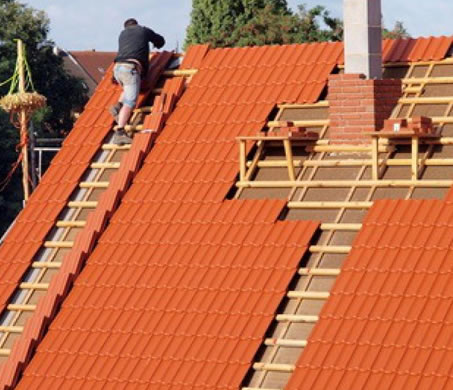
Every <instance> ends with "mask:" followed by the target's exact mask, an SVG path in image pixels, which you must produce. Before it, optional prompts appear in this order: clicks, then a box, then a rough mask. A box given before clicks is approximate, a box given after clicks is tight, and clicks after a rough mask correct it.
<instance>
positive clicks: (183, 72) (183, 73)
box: [163, 69, 198, 77]
mask: <svg viewBox="0 0 453 390" xmlns="http://www.w3.org/2000/svg"><path fill="white" fill-rule="evenodd" d="M197 72H198V69H174V70H166V71H164V73H163V75H164V76H166V77H190V76H193V75H195V74H197Z"/></svg>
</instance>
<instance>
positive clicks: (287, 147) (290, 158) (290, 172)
mask: <svg viewBox="0 0 453 390" xmlns="http://www.w3.org/2000/svg"><path fill="white" fill-rule="evenodd" d="M283 147H284V149H285V156H286V161H287V165H288V176H289V180H296V172H295V171H294V162H293V150H292V148H291V142H290V141H289V140H287V139H286V140H284V141H283Z"/></svg>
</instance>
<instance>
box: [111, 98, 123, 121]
mask: <svg viewBox="0 0 453 390" xmlns="http://www.w3.org/2000/svg"><path fill="white" fill-rule="evenodd" d="M122 107H123V103H121V102H118V103H116V104H115V105H114V106H110V107H109V112H110V114H112V116H113V119H115V122H116V123H118V121H119V119H118V118H119V114H120V110H121V108H122Z"/></svg>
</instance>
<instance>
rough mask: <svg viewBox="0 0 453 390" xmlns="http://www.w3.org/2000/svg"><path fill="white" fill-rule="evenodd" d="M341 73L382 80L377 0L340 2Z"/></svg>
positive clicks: (379, 9)
mask: <svg viewBox="0 0 453 390" xmlns="http://www.w3.org/2000/svg"><path fill="white" fill-rule="evenodd" d="M343 7H344V42H345V73H363V74H364V75H365V76H366V77H367V78H368V79H381V78H382V26H381V24H382V22H381V20H382V15H381V0H344V4H343Z"/></svg>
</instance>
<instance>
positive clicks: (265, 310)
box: [0, 38, 451, 389]
mask: <svg viewBox="0 0 453 390" xmlns="http://www.w3.org/2000/svg"><path fill="white" fill-rule="evenodd" d="M414 42H415V43H414ZM419 42H421V43H419ZM450 45H451V38H439V39H431V40H430V41H429V44H427V43H425V42H424V41H396V42H394V43H393V44H390V43H385V45H384V58H386V59H391V60H392V61H408V60H410V59H417V60H431V59H440V58H443V57H445V55H446V54H447V52H448V50H449V46H450ZM403 47H404V48H403ZM433 47H435V49H432V48H433ZM342 51H343V49H342V45H341V44H332V43H323V44H314V45H293V46H281V47H278V46H275V47H261V48H242V49H216V50H208V49H207V48H206V47H197V48H195V49H193V50H192V51H191V52H189V54H188V55H187V58H186V60H185V62H184V63H183V65H182V68H186V69H187V68H192V67H197V68H198V69H199V72H198V73H197V74H196V75H195V76H194V77H193V80H192V82H191V83H190V86H189V88H188V89H187V91H186V92H185V93H184V94H183V96H182V98H181V100H180V102H179V104H178V105H177V107H176V110H175V111H174V113H173V114H172V115H171V116H170V118H169V120H168V123H167V125H166V126H165V128H164V129H163V131H162V133H161V135H160V136H159V138H158V140H157V143H156V145H155V146H154V147H153V149H152V150H151V152H150V153H149V155H148V156H147V158H146V161H145V164H144V166H143V168H142V169H141V170H140V172H139V173H138V174H137V176H136V177H135V179H134V183H133V185H132V186H131V188H130V190H129V191H128V192H127V194H126V195H125V197H124V199H123V202H122V205H121V206H120V208H119V209H118V211H116V212H115V214H114V215H113V217H112V220H111V222H110V224H109V226H108V228H107V230H106V231H105V233H104V234H103V235H102V236H101V238H100V240H99V244H98V245H97V247H96V248H95V250H94V252H93V253H92V254H91V255H90V256H89V257H88V259H87V263H86V266H85V268H84V269H83V271H82V273H81V274H80V276H79V277H78V278H77V279H76V280H75V284H74V288H73V290H72V291H71V293H70V294H69V296H68V297H67V298H66V299H65V300H64V302H63V305H62V308H61V311H60V313H59V314H58V315H57V317H56V319H55V320H54V321H53V322H52V324H51V326H50V328H49V332H48V333H47V335H46V336H45V338H44V340H43V341H42V342H41V343H40V345H39V346H38V348H37V352H36V355H35V356H34V358H33V359H32V361H31V363H30V364H29V365H28V367H27V368H26V369H25V372H24V374H23V377H22V379H21V380H20V382H19V384H18V386H17V388H20V389H32V388H71V389H72V388H74V389H75V388H83V389H87V388H93V389H94V388H106V387H108V388H120V387H121V388H134V389H135V388H157V386H161V387H162V388H170V387H173V388H209V389H212V388H219V389H220V388H222V389H227V388H229V389H233V388H238V387H239V386H240V384H241V382H242V381H243V379H244V376H245V374H246V372H247V370H248V368H249V367H250V365H251V363H252V360H253V357H254V355H255V353H256V351H257V349H258V347H259V345H260V344H261V342H262V340H263V338H264V336H265V332H266V330H267V327H268V326H269V324H270V322H271V321H272V318H273V316H274V314H275V311H276V309H277V307H278V305H279V304H280V302H281V300H282V298H283V297H284V295H285V291H286V290H287V288H288V284H289V282H290V280H291V279H292V277H293V275H294V274H295V272H296V270H297V268H298V265H299V262H300V260H301V257H302V256H303V254H304V253H305V251H306V248H307V246H308V245H309V242H310V240H311V237H312V236H313V234H314V232H315V230H316V228H317V226H318V224H317V223H315V222H278V221H277V220H278V217H279V214H280V212H281V211H282V209H283V207H284V204H285V202H283V201H278V200H263V201H236V200H235V201H231V200H230V201H228V200H225V199H226V197H227V194H228V192H229V191H230V189H231V188H232V186H233V185H234V182H235V179H236V176H237V174H238V164H237V150H236V144H235V137H236V136H238V135H248V134H256V133H257V132H258V131H259V130H260V129H261V128H262V127H263V126H264V125H265V123H266V121H267V119H268V116H269V114H270V113H271V111H272V110H273V108H274V107H275V105H276V104H278V103H313V102H316V101H317V100H318V99H319V98H320V95H321V93H322V91H323V89H324V88H325V86H326V83H327V78H328V75H329V74H330V73H331V72H332V71H333V70H334V68H335V67H336V66H337V65H338V64H341V63H342V56H343V53H342ZM117 94H118V90H117V89H116V88H115V87H113V86H111V85H110V84H109V81H108V79H104V81H103V82H102V83H101V85H100V87H99V88H98V90H97V92H96V94H95V96H94V97H93V99H92V100H91V101H90V103H89V104H88V106H87V109H86V111H85V113H84V114H83V116H82V117H81V119H80V120H79V121H78V123H77V125H76V128H75V129H74V130H73V132H72V133H71V135H70V136H69V138H68V139H67V141H66V143H65V146H64V148H63V150H62V151H61V152H60V154H59V155H58V156H57V158H56V159H55V160H54V162H53V164H54V165H59V164H60V165H61V170H59V171H57V170H56V169H51V170H49V173H48V174H47V175H46V177H45V178H44V180H43V182H42V183H41V185H40V186H39V189H38V190H37V191H36V192H35V194H34V195H33V197H32V199H31V201H30V202H29V204H28V205H27V208H26V209H25V210H24V212H23V213H22V214H21V216H20V218H19V220H18V223H17V224H16V227H15V228H14V229H13V230H12V232H11V234H10V235H9V237H8V239H7V242H6V243H5V244H4V246H3V247H2V248H1V249H0V259H1V260H0V261H1V262H2V265H3V267H2V268H3V269H6V268H7V267H11V271H8V272H9V273H8V274H7V276H6V277H5V276H4V275H5V274H6V272H5V271H3V275H2V277H1V278H0V283H2V285H3V289H2V290H0V293H1V294H0V297H2V303H3V304H5V303H6V302H7V299H8V297H9V296H10V295H11V294H12V292H13V291H14V288H15V287H16V286H17V283H18V281H19V279H20V277H21V276H22V274H23V272H24V271H25V269H26V267H27V266H28V264H29V263H30V261H31V258H32V256H33V255H34V253H35V252H36V251H37V250H38V248H39V246H40V245H41V243H42V242H43V240H44V239H45V234H46V233H47V231H48V230H49V229H50V227H51V226H52V223H53V222H54V221H55V219H56V218H57V216H58V214H59V212H60V211H61V209H62V207H63V206H64V204H65V203H66V201H67V199H68V197H69V195H70V194H71V192H72V191H73V189H74V188H75V187H76V185H77V183H78V182H79V180H80V177H81V175H82V173H83V171H84V170H85V169H86V167H87V166H88V164H89V162H90V160H91V158H92V157H93V154H94V153H95V151H96V150H97V148H98V147H99V145H100V143H101V141H102V140H103V138H104V136H105V134H106V133H107V131H108V130H110V128H111V125H112V121H111V118H110V116H109V114H108V113H107V112H106V110H105V109H106V107H107V106H108V105H110V104H112V103H113V102H114V101H115V99H116V98H117V96H118V95H117ZM93 128H94V130H93ZM81 151H82V152H81ZM79 165H80V166H79ZM412 205H413V204H412V203H406V202H401V205H399V204H398V203H397V202H396V203H391V204H390V206H391V207H397V209H398V210H404V212H402V213H394V214H393V215H389V214H387V210H390V209H391V208H388V209H387V208H386V206H387V205H385V204H381V203H380V204H378V205H377V206H375V208H374V209H373V210H372V212H371V215H370V217H369V218H368V220H367V224H366V227H365V229H364V231H363V232H362V233H361V235H360V237H359V238H358V241H357V242H356V248H355V249H354V251H353V253H352V254H351V258H350V259H349V260H348V262H347V268H346V270H345V272H344V273H343V274H342V276H341V277H340V279H339V281H338V283H337V284H336V287H335V289H334V293H333V297H332V301H329V303H328V304H327V306H326V309H325V310H324V312H323V319H322V320H321V322H320V325H319V326H318V327H317V328H316V330H315V333H314V336H313V337H312V338H311V341H310V344H309V347H308V348H307V351H306V352H307V353H304V354H303V356H302V360H301V361H300V362H299V364H298V369H297V371H296V373H295V374H294V376H293V378H292V381H291V382H290V384H289V385H288V388H291V389H293V388H305V387H304V386H308V385H306V383H310V385H311V386H312V387H313V388H323V389H325V388H338V389H342V388H345V389H346V388H363V387H360V386H362V385H363V383H367V384H373V385H374V386H375V387H374V388H377V385H375V384H376V383H378V381H379V380H380V379H382V380H384V381H386V382H385V383H389V382H388V381H389V380H390V377H391V375H393V378H394V379H395V378H396V379H397V380H399V381H403V380H405V381H407V382H404V383H408V384H409V385H408V386H409V387H408V388H417V387H411V384H412V383H413V381H414V378H418V380H419V382H418V383H419V384H420V386H419V388H426V386H425V384H426V383H427V382H426V378H425V377H426V375H424V374H423V373H426V372H433V373H434V374H433V375H431V376H430V378H431V382H430V383H432V385H433V386H434V388H442V387H436V386H435V385H436V384H437V383H439V384H441V383H442V384H445V383H447V384H448V383H449V382H448V380H449V379H448V378H449V377H448V375H449V374H447V369H446V368H445V367H444V366H443V365H439V367H437V368H432V369H431V368H429V367H430V366H427V367H428V368H426V367H425V368H422V367H421V365H422V363H423V362H424V361H423V359H421V360H417V358H418V357H423V356H424V357H425V359H426V356H427V355H426V354H427V353H428V352H432V353H434V352H436V353H437V355H436V356H440V355H442V356H445V357H446V359H445V360H444V362H443V364H447V363H446V362H447V361H448V360H447V358H448V356H449V355H448V353H449V347H448V346H447V347H445V345H446V343H447V342H448V341H447V340H446V338H445V337H446V336H445V332H446V331H448V330H449V328H448V327H447V328H443V325H442V324H443V323H447V324H448V323H449V322H448V321H446V322H445V320H448V315H447V307H446V303H445V302H447V301H448V299H444V298H448V297H447V295H448V292H446V291H444V290H442V291H440V289H441V288H442V287H443V286H445V283H446V282H447V281H448V280H447V278H448V277H447V275H449V273H450V271H451V270H449V268H448V264H445V262H442V258H441V255H440V254H439V255H437V254H436V256H437V257H434V259H431V257H430V254H431V253H432V250H434V251H440V252H439V253H441V252H442V251H443V252H442V253H443V254H444V255H445V254H446V253H447V254H448V249H446V248H447V243H446V240H447V239H446V238H445V237H447V235H446V234H447V233H448V232H449V230H448V229H449V226H448V223H447V220H446V219H445V220H441V221H442V222H438V221H437V220H435V219H434V217H432V220H429V221H428V222H426V221H425V222H424V223H422V222H421V221H418V219H417V218H418V217H416V216H415V215H414V214H412V213H413V212H412V211H411V210H412ZM417 205H418V204H417ZM424 206H426V207H429V209H430V210H434V211H433V213H434V215H439V212H437V211H439V210H440V208H442V207H446V203H445V204H442V205H440V203H436V202H434V201H431V202H427V203H425V204H424ZM448 207H449V206H448ZM436 210H437V211H436ZM436 213H437V214H436ZM444 218H446V217H444ZM390 227H392V229H390ZM385 228H389V231H390V233H391V234H390V233H386V230H385ZM433 233H434V234H437V233H438V234H439V235H440V237H439V240H440V241H439V242H437V241H436V243H435V244H433V245H431V246H429V248H428V249H426V245H428V244H429V241H427V240H428V239H429V237H431V234H433ZM375 236H379V242H377V241H376V240H377V239H376V238H373V237H375ZM441 237H442V238H441ZM442 240H444V241H442ZM440 243H441V244H440ZM436 245H437V246H441V247H442V249H439V248H438V247H436ZM448 245H450V243H448ZM404 250H405V251H406V252H405V253H404V254H403V256H402V257H401V259H400V258H399V257H400V255H401V253H402V252H404ZM411 251H412V252H413V253H414V254H416V255H417V256H416V259H415V260H412V261H411V260H410V257H409V252H411ZM446 251H447V252H446ZM412 252H411V253H412ZM436 253H437V252H436ZM389 255H391V256H389ZM390 259H393V260H394V261H395V262H398V264H399V266H398V267H396V270H397V272H396V273H390V272H387V271H388V267H389V263H388V261H389V260H390ZM12 265H14V266H12ZM445 267H446V268H445ZM397 274H398V275H397ZM444 274H445V275H444ZM396 276H402V277H403V278H405V280H406V284H405V285H403V284H399V283H397V282H396V281H395V280H396V278H395V277H396ZM436 278H437V279H438V278H442V280H440V279H439V280H437V279H436ZM416 288H419V290H417V291H416ZM403 301H404V302H403ZM450 301H451V300H450ZM332 302H333V303H332ZM372 303H376V305H375V306H373V305H372ZM402 303H406V304H407V305H406V306H405V310H401V311H400V313H399V314H398V313H397V314H398V315H399V317H396V318H397V320H395V321H394V322H391V321H390V322H388V321H387V322H386V321H382V319H385V320H387V319H388V318H389V316H390V315H392V314H393V313H394V312H395V310H396V308H398V307H399V305H400V304H402ZM410 303H413V304H416V305H417V308H418V309H416V308H414V310H412V309H411V308H410V307H408V305H409V304H410ZM436 303H439V304H441V305H440V307H441V308H439V311H438V312H437V313H435V307H437V306H436ZM420 305H425V306H426V313H420V312H416V311H417V310H419V308H420ZM370 310H371V312H370ZM373 310H374V311H373ZM441 310H444V311H442V312H441ZM430 313H432V317H431V320H430V321H431V322H430V321H427V318H428V317H427V316H428V314H430ZM370 315H371V318H368V317H367V318H366V319H364V318H365V317H366V316H370ZM442 316H443V317H442ZM432 318H434V319H432ZM325 324H328V325H327V326H326V325H325ZM392 324H393V327H392ZM428 325H431V326H432V327H434V328H435V329H436V332H437V333H436V334H435V335H434V334H433V335H431V334H429V333H428ZM405 330H410V331H411V332H408V333H407V334H403V332H404V331H405ZM399 335H403V336H404V337H406V338H407V340H406V341H407V344H406V345H405V347H404V348H406V349H407V351H406V350H405V349H404V348H401V346H400V344H398V343H399V342H400V341H399V340H400V339H399V338H398V337H399ZM422 335H423V336H426V338H425V339H423V337H421V336H422ZM437 336H438V337H437ZM355 343H356V344H355ZM402 350H404V351H405V352H407V353H405V354H402V353H401V351H402ZM328 351H329V355H328V356H327V354H326V353H327V352H328ZM330 351H333V354H331V353H330ZM427 351H428V352H427ZM390 352H392V353H393V352H395V354H396V355H395V356H396V357H395V358H394V359H393V356H394V355H393V354H392V353H390ZM390 355H391V356H390ZM307 356H309V357H310V356H311V358H312V360H305V359H308V358H307ZM329 359H333V360H329ZM373 359H374V360H373ZM425 361H426V360H425ZM401 362H403V363H404V364H405V366H404V367H405V368H404V370H400V371H398V370H397V367H398V364H400V363H401ZM426 362H427V361H426ZM426 364H428V363H426ZM418 365H420V366H418ZM375 367H376V368H375ZM426 369H427V370H428V371H426ZM325 370H327V371H325ZM373 370H374V371H373ZM321 374H322V375H321ZM324 374H326V375H324ZM320 377H322V380H321V381H320V382H319V383H323V387H322V386H321V387H314V386H315V383H318V382H317V379H318V378H320ZM447 377H448V378H447ZM301 378H305V379H304V380H302V379H301ZM307 378H308V380H307ZM442 378H443V379H442ZM445 378H447V379H445ZM306 380H307V382H304V381H306ZM442 380H445V381H444V382H442ZM436 381H438V382H436ZM398 383H403V382H398ZM335 386H337V387H335ZM447 387H448V386H447ZM447 387H444V388H447ZM307 388H309V387H307ZM310 388H311V387H310ZM371 388H373V387H371ZM387 388H391V387H387ZM395 388H396V387H395ZM398 388H401V387H398Z"/></svg>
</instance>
